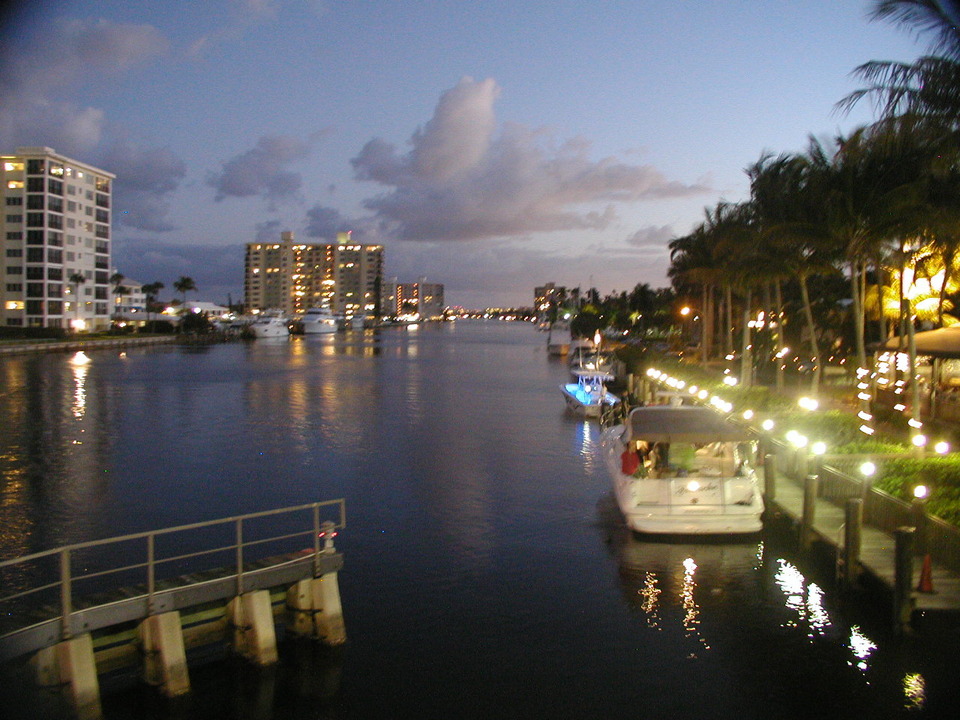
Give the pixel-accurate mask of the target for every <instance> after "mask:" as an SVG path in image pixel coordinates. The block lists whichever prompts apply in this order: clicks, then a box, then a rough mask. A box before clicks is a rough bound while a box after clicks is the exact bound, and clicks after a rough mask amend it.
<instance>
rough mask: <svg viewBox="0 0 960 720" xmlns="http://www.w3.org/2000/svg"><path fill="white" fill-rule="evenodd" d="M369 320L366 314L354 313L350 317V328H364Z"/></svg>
mask: <svg viewBox="0 0 960 720" xmlns="http://www.w3.org/2000/svg"><path fill="white" fill-rule="evenodd" d="M366 322H367V316H366V315H354V316H353V317H352V318H350V329H351V330H363V328H364V326H365V325H366Z"/></svg>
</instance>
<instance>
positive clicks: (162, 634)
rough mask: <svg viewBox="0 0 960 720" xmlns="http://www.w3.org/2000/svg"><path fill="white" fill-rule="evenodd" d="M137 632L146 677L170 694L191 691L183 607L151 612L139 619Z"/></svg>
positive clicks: (169, 695)
mask: <svg viewBox="0 0 960 720" xmlns="http://www.w3.org/2000/svg"><path fill="white" fill-rule="evenodd" d="M137 634H138V636H139V638H140V646H141V648H142V649H143V679H144V680H145V681H146V682H147V683H148V684H150V685H155V686H158V687H159V688H160V691H161V692H162V693H163V694H164V695H166V696H167V697H176V696H178V695H184V694H186V693H188V692H190V677H189V675H188V674H187V653H186V649H185V648H184V644H183V631H182V629H181V627H180V611H179V610H174V611H172V612H167V613H162V614H160V615H151V616H150V617H148V618H147V619H145V620H144V621H143V622H142V623H140V626H139V628H138V629H137Z"/></svg>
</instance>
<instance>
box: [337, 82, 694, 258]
mask: <svg viewBox="0 0 960 720" xmlns="http://www.w3.org/2000/svg"><path fill="white" fill-rule="evenodd" d="M499 94H500V89H499V87H498V86H497V84H496V82H494V81H493V80H491V79H487V80H482V81H475V80H473V79H472V78H464V79H462V80H461V81H460V82H459V83H458V84H457V85H456V86H455V87H453V88H451V89H449V90H447V91H446V92H444V93H443V94H442V95H441V97H440V100H439V102H438V103H437V107H436V110H435V111H434V114H433V117H432V118H431V119H430V120H429V121H428V122H427V123H426V124H425V125H424V126H423V127H422V128H420V129H418V130H417V131H416V132H414V133H413V135H412V137H411V138H410V146H411V147H410V150H409V151H408V152H406V153H403V154H401V153H400V152H398V150H397V148H396V147H395V146H393V145H392V144H390V143H388V142H386V141H384V140H382V139H380V138H374V139H372V140H370V141H369V142H368V143H367V144H366V145H365V146H364V147H363V149H362V150H361V151H360V153H359V154H358V155H357V156H356V157H354V158H353V159H352V160H351V163H352V164H353V167H354V171H355V174H356V177H357V179H358V180H367V181H372V182H375V183H377V184H379V185H381V186H383V187H384V188H385V191H384V192H383V193H382V194H380V195H378V196H376V197H373V198H370V199H368V200H366V201H365V202H364V206H365V207H366V209H368V210H370V211H372V212H373V213H374V214H375V217H376V219H377V220H378V221H379V222H380V223H382V224H384V225H385V226H386V227H388V228H389V229H390V231H391V233H392V234H393V235H394V236H396V237H398V238H400V239H405V240H472V239H480V238H494V237H509V236H523V235H528V234H531V233H536V232H550V231H561V230H578V229H581V230H602V229H605V228H607V227H610V226H611V225H612V224H613V223H614V222H615V221H616V219H617V213H616V205H617V204H619V203H631V202H637V201H641V200H648V199H655V198H669V197H684V196H689V195H694V194H699V193H702V192H705V191H706V188H705V187H703V186H701V185H685V184H683V183H680V182H676V181H670V180H668V179H667V178H666V177H664V175H663V174H662V173H661V172H660V171H659V170H657V169H656V168H654V167H651V166H649V165H632V164H628V163H625V162H623V161H621V160H619V159H618V158H615V157H605V158H601V159H599V160H594V159H592V158H591V156H590V151H591V145H590V143H589V142H588V141H586V140H584V139H582V138H575V139H572V140H568V141H565V142H562V143H560V144H559V145H556V144H555V143H554V141H553V138H552V136H551V134H550V133H548V132H547V131H545V130H542V129H532V128H528V127H525V126H522V125H519V124H503V125H502V126H501V127H499V128H498V125H497V120H496V115H495V113H494V104H495V102H496V100H497V97H498V96H499Z"/></svg>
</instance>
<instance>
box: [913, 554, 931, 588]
mask: <svg viewBox="0 0 960 720" xmlns="http://www.w3.org/2000/svg"><path fill="white" fill-rule="evenodd" d="M917 592H922V593H932V592H933V567H932V566H931V562H930V553H927V554H926V555H924V556H923V568H922V569H921V570H920V582H919V583H918V584H917Z"/></svg>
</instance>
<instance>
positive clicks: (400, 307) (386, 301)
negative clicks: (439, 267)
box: [381, 278, 446, 320]
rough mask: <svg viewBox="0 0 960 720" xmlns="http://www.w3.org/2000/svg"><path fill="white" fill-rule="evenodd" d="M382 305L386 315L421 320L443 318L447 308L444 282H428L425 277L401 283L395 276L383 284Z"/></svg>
mask: <svg viewBox="0 0 960 720" xmlns="http://www.w3.org/2000/svg"><path fill="white" fill-rule="evenodd" d="M381 305H382V307H383V314H384V315H392V316H394V317H398V318H409V319H412V318H416V319H419V320H434V319H437V318H441V317H443V311H444V309H445V308H446V303H445V300H444V297H443V284H442V283H428V282H427V281H426V279H425V278H421V280H420V281H419V282H415V283H401V282H397V279H396V278H394V279H393V280H392V281H391V282H388V283H384V285H383V300H382V303H381Z"/></svg>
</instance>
